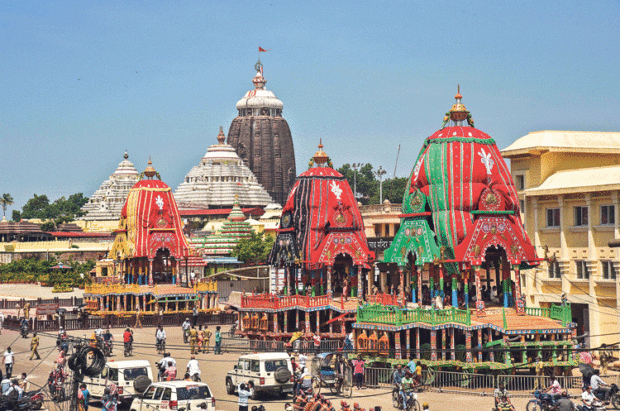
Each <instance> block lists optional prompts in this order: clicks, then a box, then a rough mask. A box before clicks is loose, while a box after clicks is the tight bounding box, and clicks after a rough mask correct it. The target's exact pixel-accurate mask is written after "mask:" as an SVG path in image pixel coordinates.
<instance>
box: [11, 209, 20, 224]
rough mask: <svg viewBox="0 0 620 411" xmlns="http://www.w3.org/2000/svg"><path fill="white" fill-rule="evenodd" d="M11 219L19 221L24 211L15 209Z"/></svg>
mask: <svg viewBox="0 0 620 411" xmlns="http://www.w3.org/2000/svg"><path fill="white" fill-rule="evenodd" d="M11 220H13V221H15V222H16V223H19V222H20V221H21V220H22V213H21V211H19V210H13V214H12V215H11Z"/></svg>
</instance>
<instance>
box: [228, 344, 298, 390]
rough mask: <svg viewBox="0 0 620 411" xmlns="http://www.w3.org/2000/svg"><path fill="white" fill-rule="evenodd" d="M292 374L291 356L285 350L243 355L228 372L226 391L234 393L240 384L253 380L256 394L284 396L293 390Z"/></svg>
mask: <svg viewBox="0 0 620 411" xmlns="http://www.w3.org/2000/svg"><path fill="white" fill-rule="evenodd" d="M292 375H293V366H292V364H291V357H290V356H289V355H288V354H287V353H285V352H282V353H279V352H269V353H261V354H249V355H242V356H241V357H239V361H238V363H237V365H235V366H234V368H233V369H232V370H230V371H228V374H226V391H227V392H228V394H231V395H232V394H234V393H235V391H236V390H237V387H238V386H239V384H242V383H243V384H248V383H250V382H251V383H252V384H253V385H254V396H257V395H259V394H261V393H267V392H271V393H275V394H280V396H281V397H283V398H284V397H286V396H287V395H288V394H291V393H292V392H293V379H292Z"/></svg>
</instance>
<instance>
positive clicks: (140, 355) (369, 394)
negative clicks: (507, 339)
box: [0, 326, 527, 411]
mask: <svg viewBox="0 0 620 411" xmlns="http://www.w3.org/2000/svg"><path fill="white" fill-rule="evenodd" d="M214 328H215V327H210V329H212V331H214ZM224 329H225V330H227V329H228V326H225V327H224ZM112 332H113V334H114V338H115V340H116V341H122V339H121V334H122V330H121V329H115V330H112ZM166 332H167V334H168V341H167V343H168V347H169V349H170V351H171V352H172V356H173V357H174V358H175V359H176V360H177V365H178V369H179V372H181V370H185V365H186V364H187V361H188V360H189V348H188V346H187V345H184V344H183V343H182V339H181V332H180V327H177V328H175V329H171V328H169V329H167V330H166ZM154 333H155V330H154V329H153V328H142V329H138V330H135V340H136V348H135V350H134V356H133V359H148V360H149V361H150V362H151V364H152V367H153V371H154V373H155V372H156V368H155V361H157V360H158V359H160V358H161V357H160V356H159V355H157V353H156V352H155V348H154V339H155V338H154ZM72 334H73V335H76V336H82V335H83V334H84V332H73V333H72ZM40 338H41V346H40V347H41V349H40V350H39V351H40V354H41V356H42V360H41V361H29V360H28V358H29V356H30V352H29V351H28V347H29V344H30V339H22V338H20V337H19V335H18V333H17V332H16V331H7V330H3V331H2V334H1V335H0V349H1V350H2V351H4V349H5V348H6V347H7V346H8V345H11V346H12V348H13V351H14V352H16V353H17V354H16V364H15V368H14V371H13V375H19V374H20V373H22V372H27V373H29V378H30V380H31V381H32V382H33V383H35V384H39V385H43V384H44V383H45V382H46V381H47V376H48V374H49V372H50V370H51V367H52V363H53V361H54V359H55V358H56V356H57V354H58V351H57V350H56V335H55V333H43V334H40ZM211 343H212V344H213V340H212V341H211ZM173 346H177V347H173ZM119 348H120V352H119V350H118V349H119ZM114 354H115V355H114V356H112V358H111V360H116V361H120V360H122V359H123V358H124V357H123V355H122V344H117V345H116V350H115V352H114ZM119 354H120V356H119ZM240 354H242V352H239V351H236V352H228V353H225V354H223V355H217V356H216V355H214V354H200V355H199V356H198V360H199V362H200V365H201V370H202V376H203V381H205V382H207V383H208V384H209V386H210V388H211V390H212V391H213V393H214V395H215V397H216V400H217V409H218V410H226V411H233V410H237V409H238V406H237V396H236V395H235V396H232V395H228V394H226V388H225V386H224V380H225V376H226V373H227V371H228V370H229V369H232V367H233V365H234V364H236V362H237V358H238V356H239V355H240ZM328 398H330V399H331V400H332V402H333V403H335V405H336V409H337V410H339V409H340V400H341V399H340V398H335V397H332V396H331V395H328ZM290 400H291V399H290V397H289V398H288V401H290ZM418 400H419V401H420V403H423V402H428V403H429V404H430V409H431V411H435V410H458V411H480V410H485V409H486V410H490V409H491V407H492V405H493V399H492V398H490V397H479V396H471V395H455V394H447V393H430V392H424V393H421V394H418ZM285 402H287V401H286V400H280V399H279V398H276V397H267V398H262V399H261V400H260V401H250V407H251V405H254V404H259V403H260V404H264V405H265V408H266V410H267V411H280V410H284V404H285ZM353 402H358V403H359V404H360V405H361V406H362V407H363V408H366V409H369V408H371V407H374V406H376V405H379V406H381V407H382V408H383V409H384V410H391V409H393V408H392V404H391V395H390V392H388V390H386V389H380V390H379V389H362V390H357V389H354V391H353V398H351V399H350V400H349V403H350V404H352V403H353ZM513 403H514V404H515V406H516V408H517V409H520V410H523V409H525V405H526V403H527V400H526V399H524V398H515V399H514V400H513ZM98 405H99V404H98V403H95V404H93V406H92V407H91V409H96V410H98V409H99V408H98ZM49 408H50V410H56V408H55V407H54V406H50V407H49Z"/></svg>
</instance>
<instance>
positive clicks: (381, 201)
mask: <svg viewBox="0 0 620 411" xmlns="http://www.w3.org/2000/svg"><path fill="white" fill-rule="evenodd" d="M385 173H386V171H385V170H384V169H383V167H381V166H379V169H378V170H377V177H379V204H383V176H384V175H385Z"/></svg>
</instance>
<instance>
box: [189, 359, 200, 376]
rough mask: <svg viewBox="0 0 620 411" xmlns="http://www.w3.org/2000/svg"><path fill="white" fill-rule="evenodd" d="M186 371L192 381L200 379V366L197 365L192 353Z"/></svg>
mask: <svg viewBox="0 0 620 411" xmlns="http://www.w3.org/2000/svg"><path fill="white" fill-rule="evenodd" d="M187 373H188V374H189V376H190V377H191V379H192V380H194V381H200V374H201V372H200V367H199V366H198V361H197V360H196V357H195V356H193V355H192V358H191V360H189V361H188V362H187Z"/></svg>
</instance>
